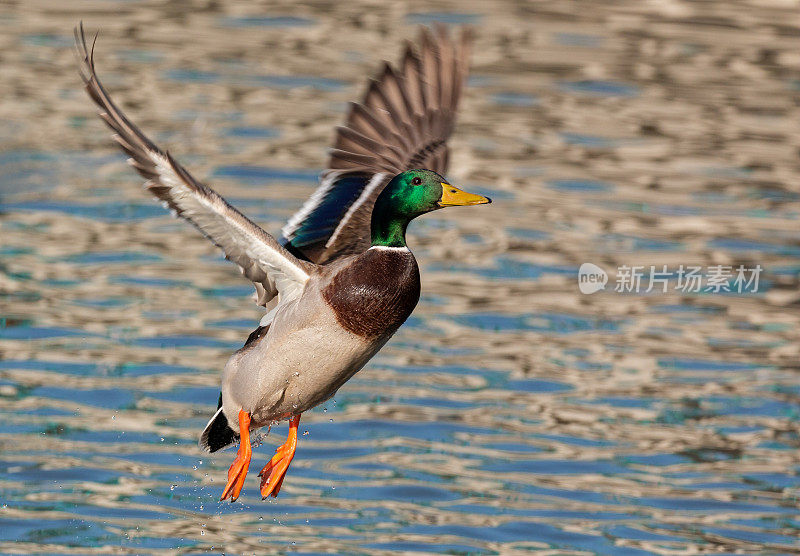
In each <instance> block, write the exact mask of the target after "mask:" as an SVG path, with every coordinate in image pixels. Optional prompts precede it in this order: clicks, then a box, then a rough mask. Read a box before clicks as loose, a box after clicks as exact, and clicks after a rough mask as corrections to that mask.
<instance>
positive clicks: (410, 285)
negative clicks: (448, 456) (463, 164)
mask: <svg viewBox="0 0 800 556" xmlns="http://www.w3.org/2000/svg"><path fill="white" fill-rule="evenodd" d="M95 40H96V37H95ZM75 41H76V45H77V49H78V58H79V60H80V66H81V77H82V78H83V81H84V84H85V87H86V91H87V92H88V94H89V96H90V97H91V98H92V100H93V101H94V102H95V103H96V104H97V105H98V107H99V108H100V117H101V118H102V119H103V120H104V121H105V122H106V124H108V126H109V127H110V128H111V129H112V130H113V131H114V139H115V140H116V142H117V143H118V144H119V145H120V147H122V150H124V151H125V152H126V153H127V154H128V155H129V156H130V159H129V162H130V164H131V165H132V166H133V167H134V168H135V169H136V170H137V171H138V172H139V173H140V174H141V175H142V176H143V177H144V178H145V179H146V180H147V181H146V182H145V188H146V189H147V190H148V191H149V192H150V193H152V194H153V195H154V196H155V197H157V198H158V199H160V200H161V201H163V203H164V204H165V205H166V206H167V207H169V208H170V209H172V211H173V212H174V213H175V214H176V215H178V216H180V217H182V218H184V219H186V220H188V221H189V223H191V224H192V225H193V226H194V227H195V228H197V229H198V230H200V232H201V233H202V234H203V235H205V236H206V237H207V238H208V239H209V240H211V241H212V242H213V243H214V244H215V245H216V246H217V247H219V248H220V249H222V251H223V253H224V254H225V257H226V258H227V259H229V260H230V261H232V262H233V263H235V264H237V265H239V267H240V268H241V271H242V273H243V274H244V276H245V277H246V278H247V279H249V280H250V281H251V282H253V284H254V286H255V289H256V299H257V302H258V304H259V305H263V306H264V307H265V309H266V310H267V313H266V315H265V316H264V318H263V319H261V322H260V325H259V326H258V328H256V330H255V331H253V332H252V333H251V334H250V337H249V338H248V339H247V342H246V343H245V345H244V347H242V348H241V349H240V350H238V351H237V352H235V353H234V354H233V355H232V356H231V358H230V359H229V360H228V362H227V364H226V365H225V369H224V370H223V373H222V388H221V393H220V396H219V402H218V408H217V412H216V413H215V414H214V416H213V417H212V418H211V420H210V421H209V422H208V425H207V426H206V428H205V430H204V431H203V433H202V435H201V437H200V447H201V448H202V449H203V450H206V451H209V452H216V451H217V450H220V449H222V448H225V447H226V446H229V445H231V444H234V443H235V442H236V441H237V440H238V441H239V450H238V452H237V454H236V458H235V459H234V461H233V464H232V465H231V467H230V469H229V470H228V481H227V484H226V486H225V489H224V490H223V493H222V497H221V500H225V499H227V498H230V500H231V501H234V500H236V499H237V498H238V497H239V493H240V492H241V490H242V487H243V485H244V480H245V476H246V475H247V471H248V468H249V466H250V459H251V447H250V433H251V431H253V430H256V429H258V428H260V427H264V426H268V425H270V424H272V423H274V422H276V421H281V420H284V419H288V420H289V437H288V438H287V440H286V442H285V443H284V444H283V445H281V446H280V447H279V448H278V449H277V450H276V452H275V455H274V456H273V457H272V459H271V460H270V461H269V462H268V463H267V465H266V466H264V468H263V469H262V470H261V472H260V473H259V476H260V477H261V495H262V497H264V498H266V497H267V496H277V495H278V492H280V489H281V485H282V484H283V479H284V476H285V474H286V471H287V469H288V467H289V464H290V463H291V461H292V458H293V457H294V454H295V449H296V447H297V427H298V424H299V422H300V416H301V414H302V413H303V412H305V411H308V410H309V409H311V408H313V407H315V406H317V405H319V404H320V403H322V402H324V401H326V400H327V399H329V398H331V397H332V396H333V395H334V394H335V393H336V391H337V390H338V389H339V387H341V386H342V385H343V384H344V383H345V382H347V380H348V379H350V377H352V376H353V375H354V374H355V373H356V372H357V371H359V370H360V369H361V368H362V367H363V366H364V365H365V364H366V363H367V361H369V360H370V358H372V356H373V355H375V354H376V353H377V352H378V350H380V349H381V347H383V345H384V344H385V343H386V342H387V341H388V340H389V338H390V337H391V336H392V335H393V334H394V333H395V332H396V331H397V329H398V328H399V327H400V325H401V324H402V323H403V322H404V321H405V320H406V318H408V316H409V315H410V314H411V311H413V309H414V307H415V306H416V304H417V301H418V300H419V293H420V282H419V269H418V267H417V262H416V260H415V259H414V256H413V255H412V254H411V251H410V250H409V249H408V246H407V245H406V237H405V236H406V227H407V226H408V224H409V222H410V221H411V220H412V219H414V218H416V217H417V216H420V215H422V214H425V213H428V212H431V211H434V210H438V209H440V208H443V207H450V206H459V205H478V204H484V203H490V202H491V201H490V199H488V198H487V197H483V196H481V195H475V194H472V193H466V192H464V191H461V190H460V189H458V188H456V187H454V186H452V185H450V184H449V183H448V182H447V180H446V179H445V178H443V177H442V174H444V173H445V171H446V168H447V161H448V147H447V143H446V142H447V139H448V138H449V136H450V134H451V133H452V130H453V126H454V123H455V114H456V108H457V106H458V101H459V97H460V96H461V90H462V87H463V86H464V82H465V79H466V76H467V72H468V56H469V45H470V42H471V41H470V37H469V35H468V33H467V32H462V33H461V36H460V37H459V38H458V39H456V38H451V37H450V36H449V35H448V33H447V32H446V31H445V30H444V28H443V27H436V28H435V29H434V30H433V31H430V30H428V29H425V28H423V29H422V30H421V32H420V37H419V40H418V41H417V43H416V45H414V44H411V43H407V44H406V46H405V49H404V52H403V55H402V57H401V59H400V63H399V64H398V66H397V67H393V66H392V65H390V64H388V63H386V64H385V65H384V67H383V69H382V71H381V72H380V73H379V75H378V77H377V78H376V79H374V80H372V81H371V82H370V84H369V86H368V88H367V92H366V94H365V96H364V98H363V100H362V101H361V102H360V103H352V104H351V105H350V109H349V113H348V116H347V120H346V123H345V125H344V126H341V127H338V128H337V129H336V137H335V141H334V145H333V149H332V150H331V154H330V161H329V163H328V167H327V170H325V171H324V172H323V173H322V175H321V178H320V186H319V188H318V189H317V190H316V192H315V193H314V194H313V195H312V196H311V198H310V199H309V200H308V201H307V202H306V203H305V204H304V205H303V207H302V208H301V209H300V210H299V211H298V212H297V213H296V214H295V215H294V216H293V217H292V218H291V219H290V220H289V222H288V223H287V224H286V226H285V227H284V228H283V230H282V237H281V238H280V240H276V239H275V238H274V237H273V236H271V235H270V234H268V233H267V232H265V231H264V230H263V229H261V228H260V227H259V226H258V225H256V224H255V223H253V222H252V221H251V220H249V219H248V218H247V217H246V216H244V215H243V214H242V213H240V212H239V211H238V210H236V209H235V208H234V207H232V206H231V205H230V204H228V203H227V202H226V201H225V199H223V198H222V197H221V196H220V195H219V194H217V193H216V192H215V191H214V190H213V189H211V188H210V187H208V186H207V185H205V184H203V183H201V182H199V181H197V180H196V179H195V178H194V177H193V176H192V175H191V174H190V173H189V172H188V171H187V170H186V169H185V168H184V167H183V166H182V165H180V164H179V163H178V162H177V161H176V160H175V159H174V158H173V157H172V155H170V153H169V152H167V151H162V150H161V149H160V148H158V147H157V146H156V145H155V144H153V142H152V141H150V139H148V138H147V137H146V136H145V135H144V134H143V133H142V132H141V131H140V130H139V129H138V128H137V127H136V126H135V125H133V124H132V123H131V122H130V120H128V118H127V117H126V116H125V115H124V114H123V113H122V111H121V110H120V109H119V108H118V107H117V106H116V104H115V103H114V102H113V101H112V100H111V98H110V97H109V95H108V93H107V92H106V90H105V89H104V87H103V85H102V84H101V83H100V80H99V78H98V77H97V73H96V71H95V65H94V44H93V45H92V48H91V49H89V48H88V47H87V43H86V37H85V34H84V30H83V25H82V24H81V25H80V26H79V27H78V28H77V29H76V30H75Z"/></svg>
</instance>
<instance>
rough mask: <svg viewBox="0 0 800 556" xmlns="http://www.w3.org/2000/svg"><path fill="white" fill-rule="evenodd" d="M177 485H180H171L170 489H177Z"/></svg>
mask: <svg viewBox="0 0 800 556" xmlns="http://www.w3.org/2000/svg"><path fill="white" fill-rule="evenodd" d="M177 486H178V485H169V489H170V490H175V489H176V488H177Z"/></svg>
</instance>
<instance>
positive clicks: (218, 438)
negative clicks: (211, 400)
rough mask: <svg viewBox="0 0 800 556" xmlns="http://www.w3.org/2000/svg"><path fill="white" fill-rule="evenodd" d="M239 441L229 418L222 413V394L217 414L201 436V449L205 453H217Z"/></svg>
mask: <svg viewBox="0 0 800 556" xmlns="http://www.w3.org/2000/svg"><path fill="white" fill-rule="evenodd" d="M238 439H239V435H238V434H236V432H235V431H234V430H233V429H232V428H231V427H230V426H229V425H228V418H227V417H226V416H225V414H224V413H223V412H222V394H220V395H219V403H218V404H217V412H216V413H215V414H214V416H213V417H212V418H211V420H210V421H209V422H208V424H207V425H206V428H205V429H203V433H202V434H201V435H200V442H199V445H200V449H201V450H203V451H204V452H216V451H217V450H221V449H223V448H225V447H227V446H230V445H231V444H233V443H234V442H236V441H237V440H238Z"/></svg>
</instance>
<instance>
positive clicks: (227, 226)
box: [75, 24, 314, 306]
mask: <svg viewBox="0 0 800 556" xmlns="http://www.w3.org/2000/svg"><path fill="white" fill-rule="evenodd" d="M75 43H76V45H77V49H78V56H79V59H80V70H81V77H82V78H83V82H84V84H85V86H86V91H87V92H88V93H89V96H90V97H91V98H92V100H93V101H94V102H95V103H96V104H97V106H99V107H100V110H101V112H100V117H101V118H102V119H103V120H104V121H105V122H106V124H108V126H109V127H110V128H111V129H112V130H114V132H115V134H114V139H115V140H116V141H117V143H119V145H120V146H121V147H122V150H124V151H125V152H126V153H127V154H128V155H129V156H130V159H128V162H129V163H130V164H131V165H132V166H133V167H134V168H136V170H137V171H138V172H139V173H140V174H141V175H142V176H144V177H145V178H146V179H147V181H146V182H145V187H146V188H147V189H148V190H149V191H150V192H151V193H152V194H153V195H155V196H156V197H157V198H159V199H161V201H163V202H164V204H165V205H166V206H168V207H169V208H170V209H172V210H173V211H174V212H175V214H177V215H178V216H181V217H182V218H185V219H186V220H188V221H189V222H190V223H191V224H192V225H194V227H195V228H197V229H198V230H200V232H202V233H203V235H205V236H206V237H207V238H208V239H210V240H211V241H212V242H213V243H214V245H216V246H217V247H219V248H221V249H222V251H223V252H224V253H225V257H226V258H227V259H229V260H230V261H233V262H234V263H236V264H238V265H239V266H240V267H241V269H242V273H243V274H244V275H245V276H246V277H247V278H248V279H249V280H251V281H252V282H253V283H254V284H255V287H256V293H257V297H258V303H259V304H260V305H264V306H266V304H267V303H268V302H269V301H270V300H272V299H273V298H274V297H275V296H276V295H278V293H280V294H281V295H282V296H284V297H293V296H295V295H297V294H299V293H300V292H301V291H302V289H303V286H304V285H305V283H306V281H307V280H308V277H309V272H310V271H311V270H312V269H313V267H314V265H312V264H310V263H308V262H305V261H301V260H299V259H297V258H296V257H295V256H294V255H292V254H291V253H289V252H288V251H287V250H286V249H285V248H284V247H282V246H281V245H280V244H279V243H278V242H277V241H276V240H275V238H273V237H272V236H271V235H269V234H268V233H267V232H265V231H264V230H262V229H261V228H259V227H258V226H257V225H256V224H254V223H253V222H251V221H250V220H249V219H248V218H247V217H245V216H244V215H243V214H242V213H240V212H239V211H238V210H236V209H235V208H233V207H232V206H231V205H229V204H228V203H227V202H226V201H225V199H223V198H222V197H221V196H219V195H218V194H217V193H216V192H215V191H214V190H213V189H211V188H210V187H208V186H206V185H204V184H202V183H200V182H198V181H197V180H195V179H194V178H193V177H192V176H191V174H189V172H188V171H186V169H185V168H184V167H183V166H181V165H180V164H178V162H176V161H175V159H174V158H172V156H171V155H170V154H169V153H168V152H164V151H162V150H160V149H159V148H158V147H157V146H156V145H154V144H153V143H152V142H151V141H150V140H149V139H148V138H147V137H146V136H145V135H144V134H143V133H142V132H141V131H139V129H138V128H137V127H136V126H134V125H133V124H132V123H131V122H130V120H128V118H127V117H126V116H125V114H123V113H122V111H121V110H120V109H119V108H117V106H116V105H115V104H114V102H113V101H112V100H111V98H110V97H109V96H108V93H107V92H106V90H105V89H104V88H103V85H102V84H101V83H100V80H99V79H98V77H97V73H96V72H95V67H94V46H92V50H91V51H90V50H89V49H88V48H87V46H86V36H85V34H84V31H83V24H81V26H80V28H76V29H75Z"/></svg>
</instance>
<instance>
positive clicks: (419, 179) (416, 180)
mask: <svg viewBox="0 0 800 556" xmlns="http://www.w3.org/2000/svg"><path fill="white" fill-rule="evenodd" d="M411 183H412V184H413V185H419V184H421V183H422V178H420V177H419V176H417V177H416V178H414V179H413V180H411Z"/></svg>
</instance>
